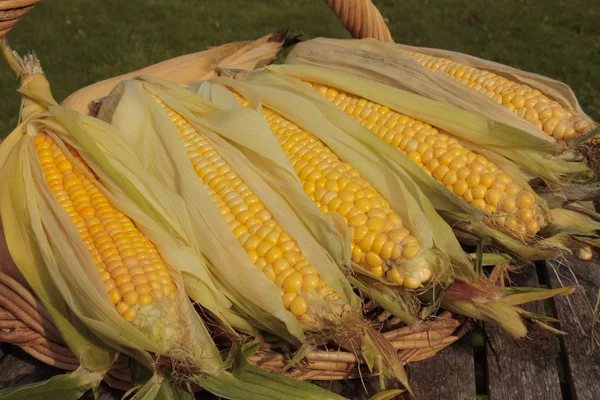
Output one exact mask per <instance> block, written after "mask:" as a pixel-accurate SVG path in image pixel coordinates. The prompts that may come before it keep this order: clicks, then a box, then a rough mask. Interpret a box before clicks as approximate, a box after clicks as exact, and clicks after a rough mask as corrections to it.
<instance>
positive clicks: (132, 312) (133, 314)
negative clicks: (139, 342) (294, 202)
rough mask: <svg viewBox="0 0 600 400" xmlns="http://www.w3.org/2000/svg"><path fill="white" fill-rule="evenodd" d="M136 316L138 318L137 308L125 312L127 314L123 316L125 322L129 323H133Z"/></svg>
mask: <svg viewBox="0 0 600 400" xmlns="http://www.w3.org/2000/svg"><path fill="white" fill-rule="evenodd" d="M136 316H137V310H136V309H135V308H130V309H129V310H127V311H125V313H124V314H123V318H125V321H127V322H131V321H133V320H134V319H135V317H136Z"/></svg>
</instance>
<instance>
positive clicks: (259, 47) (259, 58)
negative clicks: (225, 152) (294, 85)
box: [61, 32, 286, 115]
mask: <svg viewBox="0 0 600 400" xmlns="http://www.w3.org/2000/svg"><path fill="white" fill-rule="evenodd" d="M285 35H286V33H285V32H280V33H277V34H269V35H265V36H263V37H261V38H259V39H257V40H248V41H241V42H233V43H227V44H224V45H221V46H219V47H215V48H211V49H208V50H205V51H202V52H199V53H192V54H187V55H184V56H179V57H175V58H172V59H170V60H166V61H163V62H160V63H158V64H154V65H151V66H148V67H145V68H142V69H140V70H137V71H134V72H130V73H127V74H124V75H120V76H117V77H113V78H109V79H106V80H103V81H100V82H96V83H94V84H92V85H90V86H86V87H85V88H82V89H79V90H78V91H76V92H75V93H73V94H71V95H70V96H69V97H67V98H66V99H65V100H64V101H63V102H62V103H61V105H63V106H65V107H68V108H72V109H74V110H77V111H79V112H80V113H82V114H86V115H90V111H91V110H90V104H91V103H92V102H93V101H96V100H99V99H102V98H103V97H105V96H107V95H108V94H109V93H110V92H111V90H113V89H114V87H115V86H116V85H117V84H118V83H119V82H121V81H124V80H127V79H131V78H133V77H135V76H138V75H151V76H158V77H161V78H163V79H166V80H168V81H170V82H173V83H176V84H180V85H183V84H186V83H187V82H188V81H190V80H194V79H208V78H211V77H214V76H218V75H219V74H221V73H223V72H225V73H227V72H228V71H230V72H231V73H234V74H235V73H241V72H244V71H252V70H253V69H255V68H259V67H262V66H263V65H266V64H269V63H270V62H271V61H273V59H275V57H276V56H277V53H278V52H279V50H280V49H281V46H282V45H283V41H284V39H285Z"/></svg>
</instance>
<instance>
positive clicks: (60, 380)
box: [0, 367, 104, 400]
mask: <svg viewBox="0 0 600 400" xmlns="http://www.w3.org/2000/svg"><path fill="white" fill-rule="evenodd" d="M103 377H104V372H90V371H87V370H85V368H82V367H80V368H78V369H76V370H75V371H73V372H70V373H68V374H63V375H56V376H54V377H52V378H50V379H48V380H46V381H43V382H35V383H30V384H27V385H22V386H18V387H14V388H8V389H4V390H0V399H3V400H21V399H23V400H30V399H41V398H44V399H48V400H71V399H72V400H76V399H79V398H80V397H81V396H82V395H83V394H84V393H85V392H87V391H88V390H90V389H92V388H94V387H96V386H98V385H99V384H100V382H101V381H102V378H103Z"/></svg>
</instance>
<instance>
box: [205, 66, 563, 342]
mask: <svg viewBox="0 0 600 400" xmlns="http://www.w3.org/2000/svg"><path fill="white" fill-rule="evenodd" d="M257 75H262V74H257ZM271 78H272V77H271ZM250 81H251V84H250V85H247V84H243V83H240V82H233V81H231V80H226V79H215V80H212V84H211V83H203V84H202V85H203V86H204V88H203V89H202V90H201V91H202V92H204V93H203V94H204V95H205V96H208V94H209V93H210V91H211V90H210V89H209V88H208V87H207V86H208V85H212V86H218V85H216V83H219V84H222V85H224V86H226V87H229V88H233V89H234V90H235V92H237V93H243V94H244V96H247V98H248V99H253V101H255V103H253V106H254V107H257V108H258V110H261V106H260V105H259V104H258V103H257V102H258V101H260V102H262V106H263V107H264V106H268V107H269V108H271V107H272V108H273V109H274V111H276V112H277V113H280V114H281V115H284V116H285V118H286V119H291V120H294V122H295V123H297V124H299V125H301V126H302V127H303V128H304V129H306V131H307V132H315V134H317V135H318V136H319V137H320V138H321V139H323V141H324V142H326V143H328V145H330V146H331V149H332V150H334V151H335V152H336V153H338V152H339V154H340V155H344V154H346V155H347V154H352V157H350V158H351V159H352V160H353V165H355V166H357V169H359V170H361V171H362V170H364V169H363V168H362V164H361V163H360V157H359V158H356V157H357V155H358V154H367V153H369V152H370V151H371V149H370V148H369V147H366V146H365V147H361V148H360V151H356V152H352V153H347V152H345V151H344V149H346V150H347V147H354V145H353V144H352V137H353V135H348V134H347V133H345V132H344V131H343V130H339V128H340V127H343V128H344V129H348V130H349V131H351V130H352V128H351V126H356V124H355V123H346V121H348V118H346V117H344V118H339V119H338V118H335V117H334V115H341V114H340V113H339V111H338V110H337V109H335V108H333V107H331V106H329V110H332V112H331V114H330V113H328V112H327V111H326V109H327V108H328V106H327V105H324V104H323V103H322V102H319V101H318V100H317V101H314V102H310V101H309V103H306V102H305V101H303V99H300V98H298V96H297V95H298V94H299V93H302V92H304V91H305V90H306V87H301V86H300V87H298V89H300V90H296V88H295V87H294V86H291V85H289V84H286V82H285V81H282V80H280V79H279V80H278V79H268V78H267V77H266V76H260V77H258V76H254V77H253V78H250ZM216 92H217V93H219V95H218V96H216V97H220V98H221V99H220V100H224V99H223V98H222V93H220V92H221V89H217V90H216ZM291 93H295V94H294V95H292V94H291ZM207 98H210V97H207ZM212 100H215V99H214V98H213V99H212ZM304 100H306V99H304ZM227 104H230V102H229V101H224V102H223V103H222V104H220V105H221V106H223V107H227ZM315 106H316V107H315ZM263 112H264V111H263ZM321 112H322V113H321ZM296 121H297V122H296ZM336 131H337V132H336ZM325 132H329V133H330V134H331V135H332V137H328V135H327V134H325ZM263 136H267V137H269V136H270V135H269V134H268V133H266V132H263ZM334 138H336V139H334ZM258 140H260V139H259V138H258V137H256V138H252V139H249V140H246V141H243V140H237V141H236V143H238V144H239V145H240V146H242V148H247V149H248V150H249V151H248V152H246V154H252V153H254V154H260V153H261V150H260V149H259V148H257V147H252V143H253V142H255V141H258ZM336 143H337V144H336ZM373 146H374V147H375V150H376V153H377V152H379V151H380V149H378V148H377V147H376V145H375V144H373ZM355 150H359V148H358V147H357V148H355ZM274 153H275V152H274V151H271V150H270V149H269V150H266V149H265V150H264V152H263V154H264V155H263V157H265V158H271V157H273V154H274ZM253 159H254V160H255V159H257V158H256V157H254V158H253ZM388 161H390V162H393V161H392V159H388ZM371 162H373V161H372V160H371ZM408 162H410V160H408ZM257 165H260V163H258V162H257ZM378 172H379V173H380V174H381V172H382V171H381V170H380V171H378ZM386 182H388V185H389V181H387V180H386ZM406 183H407V185H408V184H409V180H407V181H406ZM385 186H386V185H382V186H381V187H382V188H385ZM378 187H379V186H378ZM413 190H414V192H415V193H418V189H416V188H413ZM384 192H385V190H384ZM419 199H420V200H421V206H422V209H423V211H424V212H425V213H426V215H427V216H428V218H429V219H430V220H431V223H432V224H434V223H435V222H441V221H440V220H439V217H437V216H436V215H435V213H428V211H430V209H429V207H428V206H427V204H428V200H427V199H426V198H424V197H419ZM433 232H434V239H435V240H437V241H438V243H443V244H444V245H445V247H444V250H447V251H448V253H449V254H452V252H453V251H457V252H460V248H459V247H458V245H457V244H456V241H455V239H453V237H452V233H451V231H450V229H449V227H448V226H446V225H444V223H443V222H441V223H439V224H437V225H434V230H433ZM446 234H448V235H449V236H450V238H444V235H446ZM452 243H454V246H452V245H451V244H452ZM483 258H486V257H483ZM502 258H503V257H502ZM493 259H498V257H495V258H493ZM493 259H492V258H490V257H487V260H482V261H485V262H489V261H493ZM457 260H460V257H457ZM501 262H502V261H501ZM459 265H460V261H458V262H457V263H456V264H455V267H456V269H455V270H454V271H453V272H454V273H456V274H457V275H458V274H460V273H461V269H460V268H459V267H458V266H459ZM467 268H469V267H468V266H467ZM350 280H351V282H352V283H353V285H354V286H355V287H356V288H358V289H359V290H361V291H363V292H364V293H368V294H369V296H371V295H372V294H373V293H374V294H375V296H373V298H374V299H376V301H377V303H378V304H380V305H383V306H384V307H388V306H389V304H390V301H391V299H394V301H396V302H397V301H398V296H397V295H395V294H394V293H391V292H390V291H389V290H388V289H389V288H390V287H389V286H386V287H384V288H379V289H377V290H373V287H372V286H370V285H373V282H372V281H371V282H369V279H364V280H361V279H360V278H358V279H357V278H355V277H350ZM465 280H466V281H467V282H469V283H467V284H465V283H464V281H459V282H457V283H456V284H455V285H453V286H452V287H451V288H450V289H449V290H448V291H444V290H442V291H441V292H442V296H441V297H442V302H443V303H444V304H446V305H447V307H449V308H452V309H454V310H456V311H457V312H460V313H462V314H464V315H468V316H471V317H483V318H485V319H487V320H493V321H496V322H498V323H499V324H501V325H502V326H503V327H504V328H505V329H507V331H508V332H510V333H511V335H513V336H514V337H522V336H523V335H524V334H525V332H526V327H525V325H524V324H523V323H522V319H521V317H522V310H521V309H519V308H518V307H516V306H515V305H516V304H520V303H519V301H520V300H518V299H517V298H516V297H510V296H507V297H504V296H502V295H501V294H500V293H499V292H498V291H496V290H495V289H494V288H493V287H492V286H491V285H487V286H486V289H485V290H481V291H474V290H471V291H468V290H466V291H462V290H461V287H465V285H467V286H469V285H471V286H469V287H477V285H478V284H479V283H480V282H479V281H478V280H477V279H475V278H473V277H471V278H466V279H465ZM482 280H485V281H486V282H487V278H482ZM484 283H485V282H484ZM461 285H462V286H461ZM455 286H456V287H455ZM484 286H485V285H484ZM452 288H454V290H453V289H452ZM383 289H385V290H383ZM572 291H573V287H570V288H565V289H564V290H562V289H561V290H559V291H554V292H553V291H549V292H543V293H540V292H539V290H537V289H534V290H532V291H531V292H530V291H528V290H524V291H523V293H527V294H526V295H524V297H523V299H525V297H527V299H529V300H525V301H530V300H532V299H533V298H536V299H543V298H546V297H547V296H553V295H556V294H567V293H570V292H572ZM446 293H447V294H448V296H446ZM455 294H456V295H455ZM509 297H510V298H509ZM523 299H521V300H523ZM405 306H408V307H404V309H403V310H400V313H399V314H397V315H398V316H399V317H400V318H406V317H407V315H406V314H408V318H406V319H405V320H406V321H407V322H409V321H410V316H411V313H410V302H406V303H405ZM394 310H395V312H398V311H399V310H398V307H395V308H394ZM424 311H425V310H424ZM527 317H528V318H531V319H533V320H536V319H537V318H538V317H537V316H535V315H532V314H528V315H527ZM409 323H410V322H409Z"/></svg>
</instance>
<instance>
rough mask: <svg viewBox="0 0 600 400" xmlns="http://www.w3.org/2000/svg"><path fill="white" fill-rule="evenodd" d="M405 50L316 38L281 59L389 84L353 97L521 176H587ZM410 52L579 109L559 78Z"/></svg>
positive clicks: (556, 179) (528, 129)
mask: <svg viewBox="0 0 600 400" xmlns="http://www.w3.org/2000/svg"><path fill="white" fill-rule="evenodd" d="M409 48H410V47H409V46H403V45H398V44H391V43H381V42H379V41H376V40H372V39H363V40H336V39H325V38H318V39H313V40H311V41H308V42H305V43H302V44H299V45H297V46H296V47H295V48H294V50H293V51H292V52H291V53H290V54H289V56H288V57H287V59H286V63H287V64H296V65H304V66H320V67H326V68H331V69H333V70H335V71H339V72H345V73H349V74H353V75H356V76H360V77H364V78H368V79H371V80H373V81H376V82H378V83H382V84H385V85H387V86H389V87H393V88H395V89H396V90H395V91H390V90H386V92H387V93H386V94H389V95H391V96H393V97H391V98H390V97H388V96H387V95H383V96H378V95H377V94H378V92H377V89H376V88H377V87H379V86H378V84H377V85H373V87H372V88H371V91H369V92H363V93H361V95H362V96H364V97H367V98H369V99H370V100H372V101H374V102H375V103H380V104H385V105H388V106H389V107H390V108H393V109H395V110H397V111H399V112H401V113H403V114H406V115H409V116H411V117H413V118H416V119H418V120H421V121H425V122H428V123H430V124H431V125H434V126H436V127H439V128H442V129H444V130H445V131H447V132H449V133H451V134H453V135H454V136H456V137H458V138H460V139H462V140H465V141H468V142H470V143H473V144H475V145H477V146H480V147H482V148H485V149H488V150H490V151H493V152H495V153H498V154H500V155H502V156H503V157H506V158H508V159H510V160H512V161H513V162H514V163H515V164H517V165H518V166H519V168H520V169H521V170H522V171H523V173H524V175H525V177H526V178H533V177H539V178H542V179H544V180H545V181H546V182H548V183H549V184H552V185H554V186H564V185H566V184H568V183H569V182H571V181H573V180H576V181H581V180H586V179H589V178H590V177H591V176H592V173H591V171H590V170H589V169H588V168H587V167H586V165H585V164H584V163H582V162H579V161H580V160H581V159H582V157H581V156H580V155H578V154H576V153H574V152H573V151H571V150H569V149H565V148H564V147H563V146H561V145H559V144H558V143H557V142H556V140H554V139H553V138H552V137H550V136H548V135H547V134H546V133H544V132H543V131H542V130H540V129H538V128H537V127H535V126H534V125H533V124H530V123H529V122H527V121H526V120H524V119H522V118H520V117H518V116H517V115H515V114H513V113H512V112H510V111H509V110H508V109H506V108H505V107H503V106H501V105H499V104H496V103H495V102H494V101H492V100H491V99H490V98H488V97H487V96H485V95H482V94H480V93H477V92H475V91H473V90H472V89H471V88H469V87H467V86H465V85H462V84H460V83H458V82H456V81H455V80H454V79H452V78H450V77H448V76H446V75H445V74H443V73H436V72H435V71H431V70H429V69H427V68H426V67H424V66H422V65H420V64H419V63H417V62H416V61H414V60H413V59H412V58H410V57H409V56H408V55H406V54H405V52H404V50H405V49H409ZM414 50H415V51H421V52H423V51H425V52H427V53H428V54H430V53H431V54H436V55H442V54H444V55H443V56H444V57H447V58H451V59H453V60H454V61H459V58H460V62H464V63H467V64H470V65H473V66H475V67H478V68H483V69H486V70H489V71H491V72H495V73H498V74H500V75H504V76H507V77H510V78H511V79H516V80H517V81H521V82H522V83H525V84H528V85H530V86H533V87H537V88H539V89H540V90H541V91H542V92H543V93H546V94H549V95H550V96H551V97H554V98H555V99H557V100H559V101H560V102H561V103H563V104H564V105H565V106H567V107H569V108H570V109H571V110H572V111H573V112H577V113H583V112H582V111H581V108H580V107H579V104H578V103H577V100H576V98H575V96H574V95H573V93H572V91H571V90H570V89H569V88H568V87H566V86H565V85H564V84H561V83H560V82H556V81H553V80H551V79H549V78H545V77H541V76H539V75H534V74H528V73H525V72H522V71H517V70H514V69H512V68H509V67H505V66H501V65H499V64H495V63H491V62H488V61H485V60H479V59H476V58H474V57H469V56H465V55H459V53H452V52H444V51H441V50H431V49H422V48H414ZM453 57H454V58H453ZM476 60H478V61H476ZM481 64H489V65H485V66H482V65H481ZM306 71H310V69H309V68H307V69H306ZM407 92H410V94H409V93H407ZM394 93H395V94H394ZM430 99H431V100H430ZM388 103H389V104H388ZM394 107H396V108H394Z"/></svg>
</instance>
